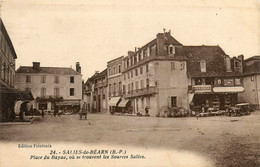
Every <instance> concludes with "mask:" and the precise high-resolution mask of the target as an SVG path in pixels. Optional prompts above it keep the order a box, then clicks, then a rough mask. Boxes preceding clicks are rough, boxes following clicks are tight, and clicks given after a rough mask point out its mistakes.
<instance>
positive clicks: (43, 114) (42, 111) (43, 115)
mask: <svg viewBox="0 0 260 167" xmlns="http://www.w3.org/2000/svg"><path fill="white" fill-rule="evenodd" d="M42 117H44V111H43V109H42Z"/></svg>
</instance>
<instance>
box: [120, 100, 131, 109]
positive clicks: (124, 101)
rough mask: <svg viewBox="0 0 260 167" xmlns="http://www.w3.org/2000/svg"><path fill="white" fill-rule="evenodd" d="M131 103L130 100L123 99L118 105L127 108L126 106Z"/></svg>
mask: <svg viewBox="0 0 260 167" xmlns="http://www.w3.org/2000/svg"><path fill="white" fill-rule="evenodd" d="M128 102H129V100H125V99H122V101H121V102H120V103H119V104H118V107H126V104H127V103H128Z"/></svg>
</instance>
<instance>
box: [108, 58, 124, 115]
mask: <svg viewBox="0 0 260 167" xmlns="http://www.w3.org/2000/svg"><path fill="white" fill-rule="evenodd" d="M123 58H124V57H123V56H121V57H118V58H116V59H114V60H111V61H109V62H107V85H108V88H107V91H108V92H107V95H108V98H107V104H108V106H107V108H108V109H109V111H110V112H113V111H114V110H116V109H118V104H119V102H120V101H121V100H122V99H121V98H122V95H123V86H122V81H123V75H122V71H123Z"/></svg>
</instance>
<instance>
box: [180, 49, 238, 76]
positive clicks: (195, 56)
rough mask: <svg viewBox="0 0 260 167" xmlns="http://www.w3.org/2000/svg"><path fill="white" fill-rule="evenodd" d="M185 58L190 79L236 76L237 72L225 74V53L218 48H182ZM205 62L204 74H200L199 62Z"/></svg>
mask: <svg viewBox="0 0 260 167" xmlns="http://www.w3.org/2000/svg"><path fill="white" fill-rule="evenodd" d="M181 52H182V53H180V54H183V55H185V56H186V57H187V59H188V61H187V73H188V75H190V76H191V77H216V76H237V75H241V73H239V72H226V65H225V64H226V63H225V62H224V56H227V55H226V54H225V52H224V51H223V50H222V48H221V47H219V46H205V45H202V46H183V48H182V51H181ZM201 60H205V61H206V72H201V68H200V61H201Z"/></svg>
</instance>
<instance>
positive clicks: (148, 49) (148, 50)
mask: <svg viewBox="0 0 260 167" xmlns="http://www.w3.org/2000/svg"><path fill="white" fill-rule="evenodd" d="M146 52H147V57H149V56H150V47H148V48H147V50H146Z"/></svg>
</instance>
